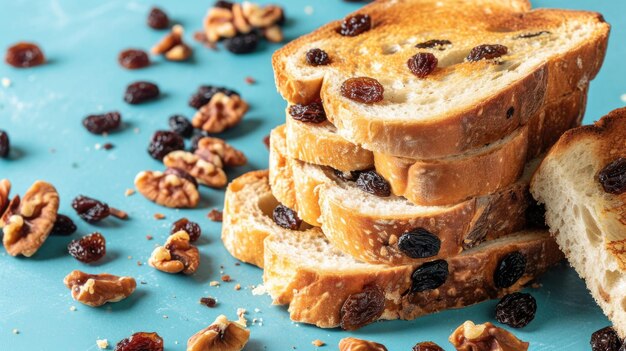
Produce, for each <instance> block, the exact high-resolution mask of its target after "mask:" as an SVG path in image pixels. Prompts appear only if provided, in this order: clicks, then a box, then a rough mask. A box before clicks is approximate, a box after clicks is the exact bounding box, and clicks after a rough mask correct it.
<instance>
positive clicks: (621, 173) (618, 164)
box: [598, 157, 626, 195]
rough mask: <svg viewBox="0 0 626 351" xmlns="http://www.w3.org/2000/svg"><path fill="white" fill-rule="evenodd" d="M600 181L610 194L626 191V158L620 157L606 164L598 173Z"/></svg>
mask: <svg viewBox="0 0 626 351" xmlns="http://www.w3.org/2000/svg"><path fill="white" fill-rule="evenodd" d="M598 181H600V184H601V185H602V188H603V189H604V191H606V192H607V193H609V194H615V195H620V194H622V193H624V192H626V158H623V157H620V158H618V159H616V160H615V161H613V162H611V163H609V164H608V165H606V166H605V167H604V168H603V169H602V170H601V171H600V172H599V173H598Z"/></svg>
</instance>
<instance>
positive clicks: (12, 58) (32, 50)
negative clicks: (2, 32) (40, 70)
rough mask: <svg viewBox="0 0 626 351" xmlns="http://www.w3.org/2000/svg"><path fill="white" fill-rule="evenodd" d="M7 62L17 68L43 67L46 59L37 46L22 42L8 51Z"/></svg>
mask: <svg viewBox="0 0 626 351" xmlns="http://www.w3.org/2000/svg"><path fill="white" fill-rule="evenodd" d="M5 61H6V63H8V64H9V65H11V66H13V67H16V68H28V67H34V66H39V65H42V64H43V63H44V62H46V57H45V56H44V54H43V51H41V49H40V48H39V46H37V44H33V43H27V42H20V43H17V44H15V45H12V46H11V47H9V48H8V49H7V53H6V56H5Z"/></svg>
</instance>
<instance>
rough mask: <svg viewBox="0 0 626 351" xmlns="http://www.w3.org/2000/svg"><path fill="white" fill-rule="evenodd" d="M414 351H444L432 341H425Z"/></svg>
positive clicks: (418, 344) (417, 345)
mask: <svg viewBox="0 0 626 351" xmlns="http://www.w3.org/2000/svg"><path fill="white" fill-rule="evenodd" d="M413 351H443V349H442V348H441V346H439V345H437V344H435V343H434V342H432V341H424V342H420V343H417V344H416V345H415V346H413Z"/></svg>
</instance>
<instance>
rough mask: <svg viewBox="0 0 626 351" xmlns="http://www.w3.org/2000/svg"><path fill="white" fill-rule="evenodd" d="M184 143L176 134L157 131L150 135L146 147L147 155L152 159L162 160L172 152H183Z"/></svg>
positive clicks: (167, 131)
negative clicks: (150, 137)
mask: <svg viewBox="0 0 626 351" xmlns="http://www.w3.org/2000/svg"><path fill="white" fill-rule="evenodd" d="M184 148H185V141H184V140H183V138H182V137H181V136H180V135H178V134H177V133H174V132H171V131H169V130H158V131H156V132H155V133H154V134H153V135H152V139H150V144H149V145H148V153H149V154H150V156H152V157H153V158H154V159H157V160H159V161H162V160H163V157H165V155H167V154H169V153H170V152H172V151H177V150H183V149H184Z"/></svg>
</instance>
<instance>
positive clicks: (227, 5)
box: [213, 0, 234, 10]
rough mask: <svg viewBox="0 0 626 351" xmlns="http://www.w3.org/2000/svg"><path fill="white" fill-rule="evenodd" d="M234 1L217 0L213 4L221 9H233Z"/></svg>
mask: <svg viewBox="0 0 626 351" xmlns="http://www.w3.org/2000/svg"><path fill="white" fill-rule="evenodd" d="M233 5H234V4H233V2H232V1H226V0H218V1H216V2H215V4H214V5H213V7H217V8H220V9H227V10H232V9H233Z"/></svg>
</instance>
